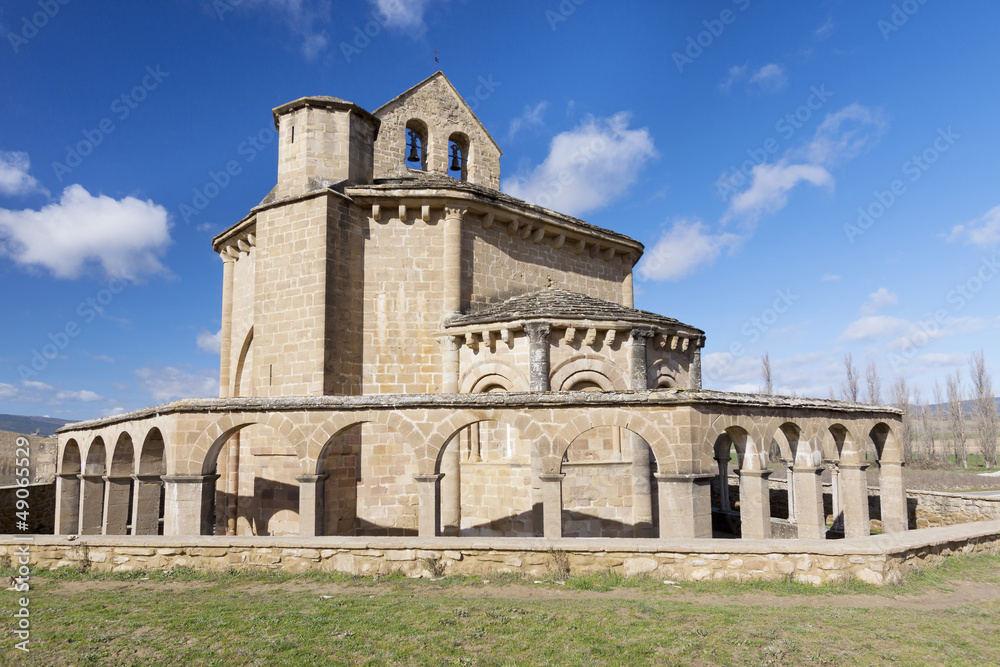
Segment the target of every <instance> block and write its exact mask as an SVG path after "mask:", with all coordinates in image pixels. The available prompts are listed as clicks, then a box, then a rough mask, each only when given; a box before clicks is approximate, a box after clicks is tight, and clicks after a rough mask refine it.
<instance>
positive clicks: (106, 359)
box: [91, 354, 115, 364]
mask: <svg viewBox="0 0 1000 667" xmlns="http://www.w3.org/2000/svg"><path fill="white" fill-rule="evenodd" d="M91 358H92V359H93V360H94V361H103V362H104V363H106V364H113V363H115V360H114V357H109V356H108V355H106V354H98V355H96V356H94V357H91Z"/></svg>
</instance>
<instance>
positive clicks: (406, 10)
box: [368, 0, 431, 38]
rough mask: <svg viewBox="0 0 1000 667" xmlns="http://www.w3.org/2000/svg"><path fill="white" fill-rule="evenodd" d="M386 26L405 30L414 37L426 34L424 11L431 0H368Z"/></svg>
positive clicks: (401, 30)
mask: <svg viewBox="0 0 1000 667" xmlns="http://www.w3.org/2000/svg"><path fill="white" fill-rule="evenodd" d="M368 2H370V3H371V4H372V5H373V6H374V7H375V11H376V12H378V14H377V16H378V18H379V20H380V21H381V22H382V24H383V25H385V27H387V28H389V29H391V30H398V31H400V32H405V33H407V34H409V35H411V36H412V37H414V38H419V37H423V36H424V32H425V31H426V30H427V24H426V23H424V13H425V12H426V11H427V5H429V4H430V2H431V0H368Z"/></svg>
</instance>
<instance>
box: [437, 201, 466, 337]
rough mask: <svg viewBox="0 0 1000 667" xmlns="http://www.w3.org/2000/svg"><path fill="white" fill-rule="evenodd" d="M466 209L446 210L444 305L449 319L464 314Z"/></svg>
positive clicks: (453, 207) (451, 208) (447, 208)
mask: <svg viewBox="0 0 1000 667" xmlns="http://www.w3.org/2000/svg"><path fill="white" fill-rule="evenodd" d="M465 211H466V209H465V208H462V207H456V206H446V207H445V209H444V225H443V226H444V260H443V262H442V268H443V269H444V304H443V309H442V312H443V313H444V314H445V316H446V317H447V316H448V315H453V314H455V313H460V312H462V218H463V216H464V215H465Z"/></svg>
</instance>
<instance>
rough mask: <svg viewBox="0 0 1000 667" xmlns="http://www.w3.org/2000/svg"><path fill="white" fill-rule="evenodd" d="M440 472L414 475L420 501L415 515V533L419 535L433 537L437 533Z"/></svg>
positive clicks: (439, 514) (439, 513)
mask: <svg viewBox="0 0 1000 667" xmlns="http://www.w3.org/2000/svg"><path fill="white" fill-rule="evenodd" d="M442 477H443V475H441V474H434V475H415V476H414V477H413V479H415V480H416V482H417V498H418V500H419V501H420V509H419V514H418V515H417V535H418V536H419V537H435V536H436V535H437V534H438V525H439V517H440V516H441V512H440V507H441V505H440V503H439V502H438V496H439V494H438V490H439V487H440V484H439V482H440V480H441V478H442Z"/></svg>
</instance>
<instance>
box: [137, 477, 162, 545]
mask: <svg viewBox="0 0 1000 667" xmlns="http://www.w3.org/2000/svg"><path fill="white" fill-rule="evenodd" d="M162 489H163V482H162V481H160V476H159V475H132V534H133V535H157V534H159V532H160V491H161V490H162Z"/></svg>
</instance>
